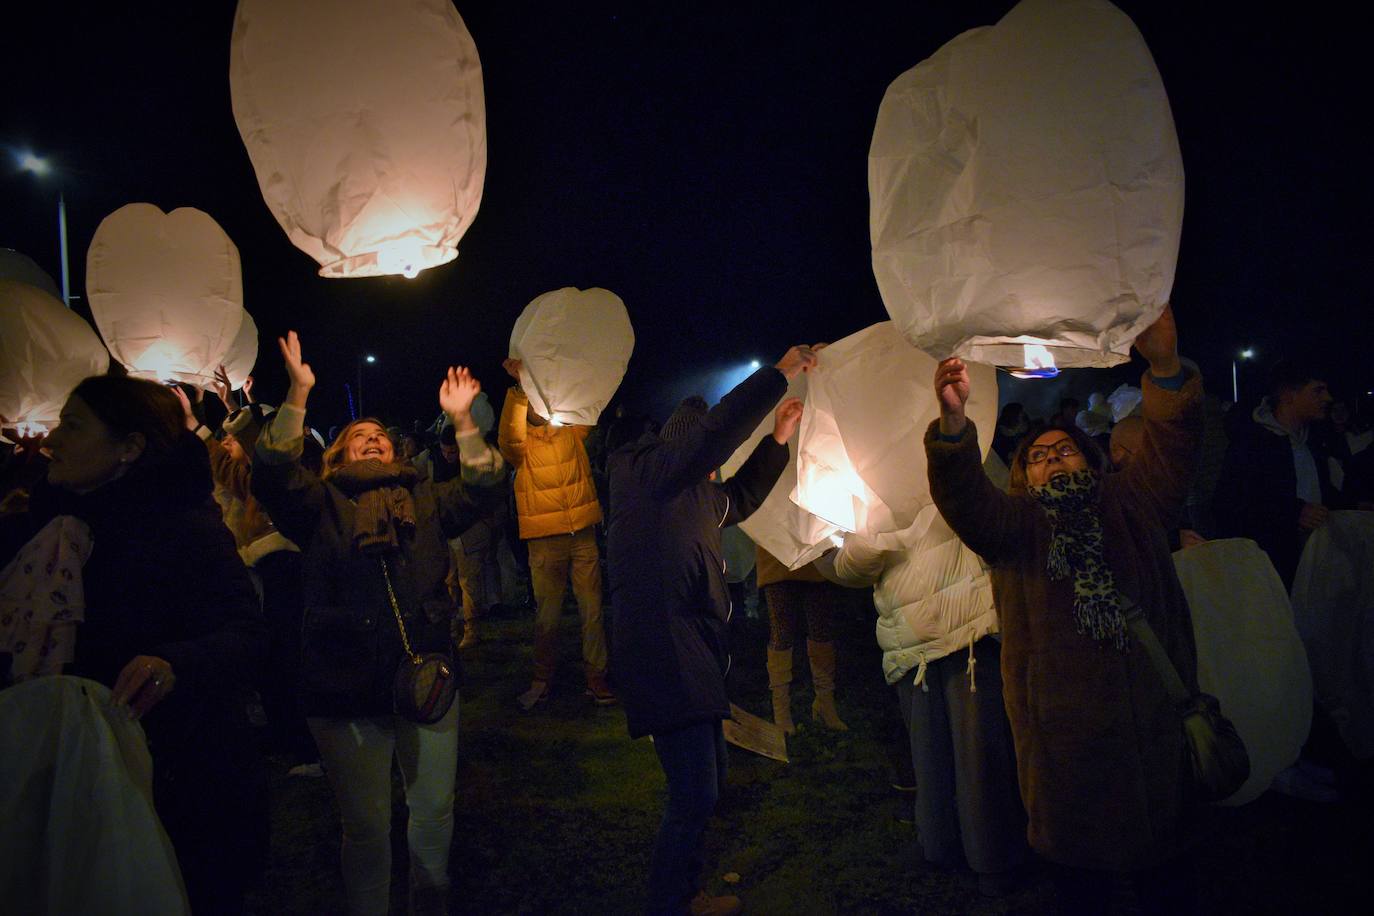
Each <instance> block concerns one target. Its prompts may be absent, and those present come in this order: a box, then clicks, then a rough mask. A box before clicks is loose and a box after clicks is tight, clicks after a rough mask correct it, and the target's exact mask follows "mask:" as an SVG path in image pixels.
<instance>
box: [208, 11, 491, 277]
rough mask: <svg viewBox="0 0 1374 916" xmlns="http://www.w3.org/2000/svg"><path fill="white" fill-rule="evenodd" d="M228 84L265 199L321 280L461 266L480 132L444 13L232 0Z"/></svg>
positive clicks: (463, 32)
mask: <svg viewBox="0 0 1374 916" xmlns="http://www.w3.org/2000/svg"><path fill="white" fill-rule="evenodd" d="M229 83H230V92H231V97H232V100H233V106H234V120H235V121H236V122H237V123H238V128H239V134H240V135H241V136H242V137H243V143H244V146H246V147H247V148H248V156H249V158H250V159H252V161H253V168H254V170H255V171H256V172H257V176H258V184H259V186H260V187H261V188H262V196H263V199H264V200H265V201H266V202H267V206H268V208H270V209H271V211H272V215H273V216H275V217H276V218H277V222H278V223H280V224H281V227H282V229H284V230H285V231H286V234H287V236H288V237H289V238H290V239H291V242H292V244H294V245H295V246H296V247H297V248H299V249H301V250H302V251H304V252H305V253H306V254H308V255H310V256H311V257H312V258H314V259H315V260H316V261H318V262H319V263H320V276H322V277H373V276H380V275H384V274H402V275H404V276H406V277H414V276H415V275H416V274H417V273H419V272H420V271H421V270H425V269H427V268H430V267H436V266H438V265H440V264H446V263H448V262H449V261H452V260H453V259H454V258H455V257H457V256H458V248H457V245H458V240H459V239H460V238H462V236H463V233H464V232H465V231H467V228H468V226H470V225H471V224H472V220H473V217H475V216H476V215H477V207H478V205H479V204H480V203H481V200H482V183H483V180H484V177H485V175H486V168H487V129H486V112H485V108H484V103H483V100H482V67H481V63H480V62H479V60H478V58H477V46H476V45H475V44H473V41H472V36H471V35H469V34H468V30H467V27H466V26H465V25H464V24H463V20H462V18H461V17H460V16H459V15H458V11H457V10H455V9H454V8H453V4H452V3H450V2H449V0H331V2H330V3H329V4H327V9H321V5H320V4H318V3H311V2H308V0H240V2H239V5H238V12H237V15H236V16H235V19H234V34H233V38H232V41H231V43H230V65H229Z"/></svg>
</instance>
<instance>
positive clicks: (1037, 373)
mask: <svg viewBox="0 0 1374 916" xmlns="http://www.w3.org/2000/svg"><path fill="white" fill-rule="evenodd" d="M1022 350H1023V352H1024V354H1025V355H1024V357H1023V359H1024V363H1023V367H1022V368H1020V369H1013V370H1012V371H1011V374H1012V375H1014V376H1016V377H1017V378H1054V377H1055V376H1056V375H1058V374H1059V369H1058V368H1057V367H1056V366H1055V365H1054V354H1053V353H1051V352H1050V351H1049V350H1048V349H1046V348H1045V347H1042V346H1041V345H1040V344H1026V345H1025V346H1024V347H1023V348H1022Z"/></svg>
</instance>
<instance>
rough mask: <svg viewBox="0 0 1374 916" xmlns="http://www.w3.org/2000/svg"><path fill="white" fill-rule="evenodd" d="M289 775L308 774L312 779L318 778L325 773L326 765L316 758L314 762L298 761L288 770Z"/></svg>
mask: <svg viewBox="0 0 1374 916" xmlns="http://www.w3.org/2000/svg"><path fill="white" fill-rule="evenodd" d="M286 775H287V776H308V777H310V778H311V779H318V778H319V777H321V776H323V775H324V767H323V766H321V765H320V762H319V761H318V760H316V761H315V762H314V763H298V764H296V765H295V766H293V767H292V768H291V769H289V770H287V771H286Z"/></svg>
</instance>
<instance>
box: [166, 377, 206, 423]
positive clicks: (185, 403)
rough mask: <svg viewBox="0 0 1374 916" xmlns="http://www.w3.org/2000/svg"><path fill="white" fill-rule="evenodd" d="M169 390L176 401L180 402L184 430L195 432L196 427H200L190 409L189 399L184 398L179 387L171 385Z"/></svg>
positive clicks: (183, 392) (184, 393)
mask: <svg viewBox="0 0 1374 916" xmlns="http://www.w3.org/2000/svg"><path fill="white" fill-rule="evenodd" d="M171 388H172V394H174V395H176V396H177V400H178V401H180V402H181V412H182V414H183V415H184V416H185V421H184V422H185V423H186V428H187V429H189V430H191V432H195V431H196V427H197V426H199V425H200V421H199V420H197V419H196V414H195V411H193V410H192V409H191V399H190V398H188V397H187V396H186V392H185V391H182V390H181V386H180V385H173V386H171Z"/></svg>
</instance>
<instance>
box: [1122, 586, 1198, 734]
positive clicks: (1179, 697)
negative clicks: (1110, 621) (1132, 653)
mask: <svg viewBox="0 0 1374 916" xmlns="http://www.w3.org/2000/svg"><path fill="white" fill-rule="evenodd" d="M1123 613H1124V614H1125V616H1126V626H1127V627H1129V628H1130V630H1131V635H1132V636H1134V637H1135V640H1136V642H1137V643H1139V644H1140V647H1141V648H1142V649H1144V650H1145V654H1146V655H1148V656H1149V657H1150V661H1151V662H1152V663H1153V664H1154V666H1155V670H1156V671H1158V672H1159V676H1160V678H1161V679H1162V680H1163V681H1164V691H1165V693H1167V694H1169V698H1170V699H1172V700H1173V701H1174V702H1175V703H1177V704H1178V705H1179V707H1180V708H1181V707H1182V706H1183V705H1184V704H1186V703H1187V702H1188V701H1189V699H1191V696H1192V695H1191V694H1190V693H1189V692H1188V688H1187V687H1184V686H1183V678H1181V677H1179V676H1178V669H1176V668H1175V667H1174V663H1173V662H1171V661H1169V655H1168V653H1166V652H1165V651H1164V647H1163V646H1162V645H1160V644H1159V637H1157V636H1155V631H1154V630H1153V629H1152V628H1151V627H1150V624H1149V621H1147V620H1146V619H1145V611H1144V610H1143V609H1142V608H1141V607H1140V605H1139V604H1137V603H1136V602H1130V606H1129V607H1127V608H1126V609H1125V611H1123Z"/></svg>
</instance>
